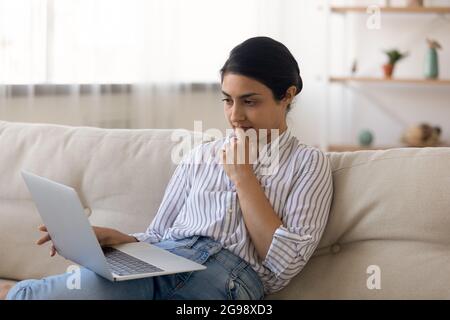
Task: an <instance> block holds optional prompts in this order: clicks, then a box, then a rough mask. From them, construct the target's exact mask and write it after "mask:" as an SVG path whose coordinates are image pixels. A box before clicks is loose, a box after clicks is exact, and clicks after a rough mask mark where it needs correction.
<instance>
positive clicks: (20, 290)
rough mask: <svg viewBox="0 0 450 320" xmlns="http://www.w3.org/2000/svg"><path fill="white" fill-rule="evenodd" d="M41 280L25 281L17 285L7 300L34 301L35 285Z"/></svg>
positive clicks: (9, 293) (7, 296) (11, 290)
mask: <svg viewBox="0 0 450 320" xmlns="http://www.w3.org/2000/svg"><path fill="white" fill-rule="evenodd" d="M36 281H39V280H32V279H30V280H24V281H20V282H18V283H16V285H15V286H13V287H12V288H11V289H10V290H9V292H8V294H7V295H6V300H32V299H33V289H32V287H33V284H34V283H35V282H36Z"/></svg>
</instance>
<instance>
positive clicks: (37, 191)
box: [22, 170, 206, 281]
mask: <svg viewBox="0 0 450 320" xmlns="http://www.w3.org/2000/svg"><path fill="white" fill-rule="evenodd" d="M22 177H23V178H24V180H25V183H26V185H27V187H28V189H29V191H30V193H31V196H32V198H33V200H34V202H35V204H36V207H37V209H38V211H39V214H40V215H41V217H42V221H43V222H44V224H45V226H46V227H47V231H48V233H49V234H50V237H51V238H52V241H53V244H54V246H55V247H56V250H57V252H58V254H59V255H61V256H63V257H64V258H66V259H68V260H71V261H73V262H75V263H77V264H79V265H81V266H83V267H86V268H88V269H89V270H91V271H93V272H95V273H97V274H98V275H100V276H102V277H104V278H106V279H108V280H110V281H124V280H132V279H140V278H146V277H155V276H161V275H166V274H173V273H180V272H189V271H198V270H204V269H206V267H205V266H203V265H201V264H198V263H196V262H193V261H191V260H189V259H186V258H184V257H180V256H177V255H175V254H172V253H170V252H168V251H166V250H164V249H161V248H159V247H157V246H154V245H151V244H148V243H145V242H136V243H127V244H121V245H114V246H110V247H104V248H102V247H101V246H100V244H99V242H98V240H97V237H96V236H95V233H94V230H93V229H92V227H91V225H90V223H89V220H88V217H87V216H86V214H85V213H84V209H83V206H82V204H81V201H80V198H79V197H78V194H77V192H76V191H75V189H73V188H71V187H69V186H66V185H64V184H60V183H57V182H55V181H52V180H49V179H47V178H44V177H40V176H38V175H35V174H33V173H30V172H27V171H24V170H22Z"/></svg>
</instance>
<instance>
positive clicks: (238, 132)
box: [235, 128, 245, 141]
mask: <svg viewBox="0 0 450 320" xmlns="http://www.w3.org/2000/svg"><path fill="white" fill-rule="evenodd" d="M235 132H236V138H237V139H238V140H239V141H243V139H244V137H245V131H244V129H241V128H236V130H235Z"/></svg>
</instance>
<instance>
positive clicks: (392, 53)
mask: <svg viewBox="0 0 450 320" xmlns="http://www.w3.org/2000/svg"><path fill="white" fill-rule="evenodd" d="M384 53H386V54H387V56H388V62H387V63H386V64H384V65H383V72H384V77H385V78H389V79H390V78H392V74H393V72H394V68H395V65H396V63H397V62H399V61H400V60H401V59H403V58H405V57H406V56H408V53H407V52H405V53H400V51H398V50H397V49H392V50H385V51H384Z"/></svg>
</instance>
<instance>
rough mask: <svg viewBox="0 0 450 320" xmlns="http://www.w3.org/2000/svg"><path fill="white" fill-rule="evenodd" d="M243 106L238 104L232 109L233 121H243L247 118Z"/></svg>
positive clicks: (231, 118)
mask: <svg viewBox="0 0 450 320" xmlns="http://www.w3.org/2000/svg"><path fill="white" fill-rule="evenodd" d="M242 111H243V110H241V108H239V107H236V105H234V106H233V108H232V109H231V117H230V120H231V121H242V120H245V114H244V113H243V112H242Z"/></svg>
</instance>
